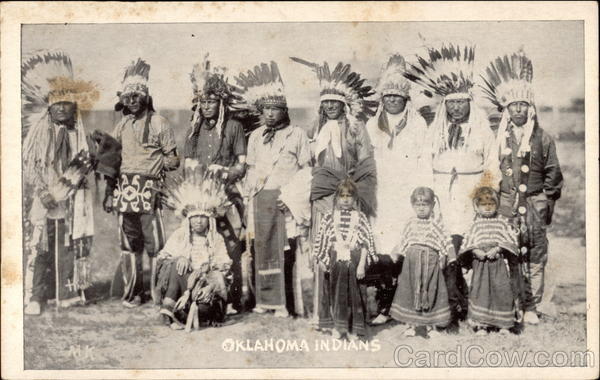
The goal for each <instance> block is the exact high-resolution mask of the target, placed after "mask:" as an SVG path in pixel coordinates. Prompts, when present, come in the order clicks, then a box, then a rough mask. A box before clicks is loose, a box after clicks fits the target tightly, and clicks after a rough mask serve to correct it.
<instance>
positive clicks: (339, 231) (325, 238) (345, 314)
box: [314, 178, 375, 340]
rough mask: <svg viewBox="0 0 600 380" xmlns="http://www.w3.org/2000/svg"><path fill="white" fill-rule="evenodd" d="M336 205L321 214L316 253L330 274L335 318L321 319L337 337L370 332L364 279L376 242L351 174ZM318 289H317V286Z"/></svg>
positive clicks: (340, 189)
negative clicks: (361, 206) (361, 207)
mask: <svg viewBox="0 0 600 380" xmlns="http://www.w3.org/2000/svg"><path fill="white" fill-rule="evenodd" d="M333 204H334V205H333V208H332V210H331V212H330V213H328V214H326V215H325V216H324V217H323V218H321V225H320V226H319V230H318V233H317V234H316V238H315V243H314V255H315V257H316V259H317V261H318V263H319V267H321V269H322V270H323V271H324V272H326V273H328V274H329V281H328V282H327V283H322V284H321V286H329V287H330V289H329V294H331V316H332V319H331V320H330V319H320V320H319V321H318V322H319V324H318V327H319V328H320V329H333V330H332V336H333V337H334V338H336V339H339V338H341V337H342V336H343V335H346V338H348V339H350V340H353V339H356V338H358V337H363V338H364V337H365V336H367V332H368V331H367V317H368V315H367V307H366V304H367V292H366V283H365V282H364V279H365V274H366V267H367V257H371V260H369V262H373V261H374V260H373V258H374V257H375V244H374V241H373V234H372V231H371V226H370V224H369V220H368V218H367V216H366V215H365V214H364V213H363V212H361V211H359V206H358V204H359V198H358V191H357V188H356V185H355V184H354V182H353V181H352V180H351V179H350V178H347V179H345V180H343V181H342V182H341V183H340V184H339V185H338V186H337V190H336V192H335V195H334V201H333ZM315 291H317V290H315Z"/></svg>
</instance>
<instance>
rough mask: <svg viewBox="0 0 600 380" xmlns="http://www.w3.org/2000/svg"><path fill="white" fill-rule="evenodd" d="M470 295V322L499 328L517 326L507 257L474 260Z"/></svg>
mask: <svg viewBox="0 0 600 380" xmlns="http://www.w3.org/2000/svg"><path fill="white" fill-rule="evenodd" d="M469 294H470V296H469V313H468V318H469V322H470V323H471V324H474V325H477V326H491V327H499V328H511V327H513V326H514V324H515V298H514V295H513V291H512V288H511V280H510V275H509V271H508V269H507V267H506V264H505V263H504V260H502V259H497V260H494V261H489V260H486V261H480V260H473V278H472V280H471V289H470V290H469Z"/></svg>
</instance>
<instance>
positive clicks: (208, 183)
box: [164, 159, 231, 230]
mask: <svg viewBox="0 0 600 380" xmlns="http://www.w3.org/2000/svg"><path fill="white" fill-rule="evenodd" d="M184 170H185V173H184V174H185V175H184V177H183V178H182V177H178V178H171V177H168V178H166V179H165V182H166V186H165V188H166V190H165V195H166V197H165V198H164V204H165V205H166V206H167V207H169V208H170V209H172V210H174V212H175V215H177V216H179V217H182V218H184V219H185V220H189V219H190V218H191V217H194V216H205V217H207V218H209V220H210V221H211V222H210V223H211V224H210V227H211V229H213V230H214V227H215V225H214V223H215V220H214V219H215V218H216V217H217V216H219V215H222V214H224V213H225V211H226V210H227V208H228V207H229V206H231V202H230V201H229V199H228V197H227V193H226V192H225V188H226V181H225V178H226V175H225V174H226V173H225V172H224V171H223V170H220V169H219V170H209V169H208V167H207V166H206V165H202V164H199V163H198V161H196V160H193V159H190V160H189V163H188V164H187V165H186V167H185V168H184Z"/></svg>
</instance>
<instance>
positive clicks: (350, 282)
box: [22, 44, 563, 339]
mask: <svg viewBox="0 0 600 380" xmlns="http://www.w3.org/2000/svg"><path fill="white" fill-rule="evenodd" d="M291 59H292V60H293V61H294V62H297V63H298V64H301V65H304V66H306V67H308V68H310V69H311V70H313V71H314V72H315V73H316V75H317V78H318V81H319V86H320V89H319V91H320V106H319V109H318V114H317V115H316V116H317V122H316V123H315V125H314V126H312V127H307V128H303V127H300V126H297V125H294V124H293V120H291V119H290V114H289V112H288V104H287V98H286V92H285V87H284V83H283V79H282V77H281V74H280V72H279V69H278V65H277V64H276V63H275V62H271V63H269V64H266V63H263V64H260V65H257V66H255V67H254V68H253V69H252V70H248V71H247V72H244V73H241V74H239V75H238V76H236V77H234V78H229V77H228V75H227V73H226V70H225V69H224V68H223V67H219V66H215V65H213V63H212V62H211V61H210V59H209V56H208V55H206V56H205V57H204V60H203V61H202V62H201V63H199V64H197V65H195V66H194V68H193V71H192V73H191V75H190V78H191V83H192V90H193V94H194V99H193V107H192V112H193V115H192V117H191V126H190V128H189V130H188V131H186V134H185V145H184V146H183V147H182V148H183V149H182V150H180V149H179V148H180V147H177V144H176V143H175V137H174V131H173V129H172V128H171V127H170V125H169V122H168V120H167V119H165V118H164V117H163V116H160V115H159V114H158V113H157V112H156V111H155V109H154V107H153V102H152V97H151V95H150V91H149V88H148V77H149V70H150V66H149V65H148V64H147V63H146V62H145V61H143V60H141V59H138V60H137V61H135V62H133V63H132V64H131V66H129V67H128V68H127V69H126V70H125V74H124V77H123V80H122V87H121V89H120V91H119V92H118V93H117V95H118V97H119V101H118V103H117V104H116V106H115V110H116V111H118V112H122V113H123V118H122V119H121V120H120V121H119V122H118V123H117V125H116V127H115V129H114V131H113V132H112V133H111V134H106V133H102V132H100V131H95V132H94V133H93V135H92V138H91V139H90V138H87V139H86V133H85V130H84V129H83V124H82V121H81V117H80V114H79V111H80V110H81V109H86V108H89V107H90V105H91V103H93V100H94V99H97V96H98V94H97V89H96V88H95V87H94V86H93V85H92V84H91V83H89V82H83V81H76V80H75V79H74V78H73V71H72V67H71V62H70V59H69V58H68V56H67V55H66V54H64V53H60V52H36V53H34V54H33V55H31V56H28V57H27V58H26V59H25V60H24V63H23V66H22V71H23V74H22V78H23V128H24V135H25V136H26V137H25V140H24V146H23V148H24V149H23V152H24V157H23V158H24V178H25V184H26V185H27V186H29V187H28V188H27V189H30V194H31V198H32V202H31V203H32V206H31V211H30V212H29V214H28V219H27V221H26V222H27V223H26V225H27V226H29V229H28V231H29V232H30V233H29V234H28V239H27V241H26V243H27V246H26V248H28V249H29V250H30V257H29V260H28V271H29V272H28V273H30V276H29V278H30V281H29V282H28V283H27V284H28V286H30V288H31V291H30V292H28V293H27V297H28V299H26V303H27V305H26V309H25V313H26V314H29V315H38V314H40V312H41V308H42V306H43V304H44V303H45V301H46V300H48V299H50V298H56V302H57V305H63V304H65V303H68V302H70V301H71V300H73V299H78V298H79V299H81V297H83V296H84V294H85V289H86V287H89V286H90V284H89V278H88V277H89V268H88V267H86V265H88V266H89V262H88V260H87V258H88V256H89V252H90V248H91V246H92V244H91V238H92V235H93V218H92V217H91V216H92V215H93V214H92V213H93V210H92V203H91V197H90V194H88V193H89V189H90V183H91V182H90V181H92V180H93V175H92V174H91V173H92V172H93V171H95V172H96V173H100V174H102V175H103V177H104V178H105V180H106V194H105V198H104V201H103V207H104V209H105V211H107V212H112V213H116V214H117V215H118V229H119V239H120V248H121V263H120V265H119V275H118V276H117V279H116V280H115V282H120V283H121V284H120V285H121V286H120V287H119V286H116V285H115V288H118V289H119V292H120V291H121V289H122V299H123V305H124V306H126V307H130V308H135V307H137V306H139V305H140V304H142V303H143V302H145V301H146V299H145V298H144V296H145V289H144V282H143V277H142V274H143V266H142V257H143V256H142V255H143V252H144V251H146V253H147V255H148V256H149V257H150V267H151V281H150V284H151V289H150V294H151V297H152V299H153V301H154V303H155V304H158V305H160V316H161V319H162V321H164V323H165V324H167V325H169V326H171V328H174V329H183V328H186V329H188V330H189V329H192V328H194V327H199V326H200V325H202V324H209V325H220V324H221V323H223V322H224V321H225V319H226V316H227V314H228V313H232V312H243V311H248V310H252V311H253V312H255V313H266V312H274V313H275V316H279V317H287V316H289V315H299V316H305V315H306V314H307V311H309V310H310V309H311V308H310V307H308V305H305V302H304V297H303V292H305V291H306V289H304V288H305V287H303V286H302V282H301V281H300V279H301V277H302V273H300V271H301V269H300V265H299V261H300V258H301V257H303V256H302V255H308V257H309V259H308V261H309V265H310V268H311V269H312V272H313V274H314V276H313V278H314V280H313V283H312V293H313V300H312V303H313V305H312V310H310V312H311V314H312V317H311V321H312V323H314V325H315V326H316V327H317V328H318V329H320V330H324V331H331V334H332V335H333V336H334V337H337V338H341V337H342V336H345V337H346V338H348V339H355V338H360V337H365V336H368V322H370V323H371V324H383V323H385V322H387V321H388V320H389V319H390V318H393V319H395V320H397V321H400V322H403V323H406V324H407V325H408V328H407V329H406V330H405V335H407V336H414V335H415V334H417V333H418V332H419V331H422V332H423V334H428V335H435V334H439V332H440V331H442V330H446V331H455V330H456V329H457V328H458V326H459V325H458V321H459V320H464V319H468V321H469V324H470V326H472V327H473V329H474V330H476V331H477V334H487V333H488V332H489V331H496V330H497V331H501V332H507V331H509V330H511V329H515V328H516V327H517V326H521V325H522V323H531V324H536V323H538V322H539V320H538V315H537V312H536V305H537V304H538V303H539V302H540V301H541V297H542V293H543V285H544V266H545V264H546V261H547V255H548V240H547V237H546V227H547V225H549V224H550V222H551V219H552V213H553V208H554V202H555V201H556V200H557V199H558V198H559V197H560V195H561V188H562V184H563V179H562V174H561V171H560V166H559V163H558V159H557V155H556V148H555V143H554V141H553V139H552V138H551V137H550V136H549V135H548V134H547V133H546V132H544V130H543V129H542V128H541V127H540V125H539V122H538V119H537V116H536V108H535V103H534V98H533V89H532V77H533V68H532V63H531V60H529V58H527V56H526V55H525V54H524V53H523V52H522V51H519V52H516V53H514V54H512V55H508V56H503V57H498V58H497V59H496V60H494V61H493V62H491V63H490V65H489V66H488V68H487V70H486V73H485V75H483V76H482V77H483V78H484V80H483V83H482V84H480V86H481V88H482V91H483V93H484V94H485V95H486V97H487V98H488V99H489V100H490V101H491V103H492V104H493V105H494V106H495V107H497V108H498V110H499V111H500V112H502V114H501V118H500V122H499V125H498V128H497V132H496V133H494V130H493V129H492V128H491V127H490V121H489V118H488V115H487V114H486V113H485V112H484V111H483V110H481V109H479V108H478V107H477V106H476V105H475V102H474V94H473V89H474V86H475V81H474V79H473V63H474V59H475V51H474V47H472V46H459V45H455V44H444V45H442V46H441V47H438V48H433V47H429V48H427V54H426V55H424V56H418V57H417V59H416V60H415V61H414V62H413V63H410V62H406V61H405V59H404V58H403V57H402V56H401V55H399V54H394V55H392V56H391V57H390V59H389V61H388V62H387V63H386V64H385V65H384V67H383V69H382V73H381V76H380V78H379V80H378V82H377V85H376V86H375V87H374V88H372V87H371V86H368V85H366V83H365V79H361V76H360V74H358V73H356V72H354V71H352V68H351V66H350V65H348V64H343V63H338V64H337V65H336V66H335V67H334V68H333V69H332V68H330V67H329V65H328V63H326V62H325V63H324V64H322V65H320V64H317V63H313V62H309V61H306V60H304V59H301V58H296V57H292V58H291ZM417 92H418V94H419V95H422V96H428V97H434V98H436V99H438V100H439V102H438V106H437V110H436V111H435V112H430V111H429V112H428V110H427V109H426V108H417V106H416V105H415V103H414V101H413V100H412V98H413V97H414V96H415V94H416V93H417ZM176 170H179V171H178V172H176ZM169 172H172V173H176V174H172V173H169ZM165 208H167V209H172V210H174V212H175V213H176V214H177V215H178V216H179V217H180V218H181V220H182V222H181V226H180V227H179V228H178V229H177V230H176V231H175V232H174V233H172V234H171V236H169V237H167V236H165V231H164V227H163V218H162V212H163V209H165ZM61 268H64V269H61ZM465 273H469V276H467V280H468V279H469V277H470V281H467V280H466V279H465ZM86 276H87V277H86ZM117 280H118V281H117ZM113 285H114V284H113ZM367 286H375V287H376V288H377V295H376V300H377V304H378V313H379V315H377V317H376V318H375V319H373V320H371V321H369V313H368V310H367V293H366V288H367ZM65 288H66V289H65ZM513 331H514V330H513Z"/></svg>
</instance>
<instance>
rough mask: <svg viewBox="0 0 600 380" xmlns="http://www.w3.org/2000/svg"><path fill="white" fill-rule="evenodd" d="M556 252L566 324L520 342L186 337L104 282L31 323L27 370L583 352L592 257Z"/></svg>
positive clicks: (544, 327)
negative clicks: (407, 351) (402, 351)
mask: <svg viewBox="0 0 600 380" xmlns="http://www.w3.org/2000/svg"><path fill="white" fill-rule="evenodd" d="M551 250H552V251H551V259H550V263H549V268H548V270H549V272H548V278H552V283H554V285H555V286H553V284H552V283H550V284H548V285H549V287H548V288H547V289H548V290H550V291H551V289H552V288H554V292H553V294H554V295H553V297H552V301H553V303H554V304H555V305H556V306H557V309H558V315H557V317H556V318H550V317H545V318H543V320H542V323H541V324H540V325H538V326H527V327H526V328H525V329H524V331H523V332H522V333H521V334H519V335H510V336H501V335H499V334H490V335H488V336H486V337H480V336H475V334H474V333H473V332H471V330H470V329H469V328H468V327H467V326H466V324H463V325H461V329H460V332H459V334H457V335H446V334H442V335H441V336H440V337H436V338H430V339H425V338H422V337H414V338H405V337H403V335H402V333H403V331H404V329H405V326H404V325H401V324H397V323H395V322H389V323H388V324H386V325H384V326H383V327H377V328H372V329H371V335H372V339H371V341H370V343H369V344H368V345H362V346H348V345H346V346H344V345H343V344H342V343H341V342H339V341H334V340H333V339H332V338H331V336H330V335H325V334H322V333H320V332H318V331H315V330H314V329H312V327H311V326H310V324H309V323H308V320H307V319H300V318H297V319H293V318H288V319H279V318H275V317H273V316H272V315H256V314H243V315H236V316H232V317H230V318H229V322H228V324H227V325H226V326H223V327H220V328H205V329H202V330H198V331H192V332H191V333H186V332H184V331H173V330H171V329H169V328H168V327H166V326H162V325H160V324H159V323H158V310H157V309H156V308H155V307H154V306H152V305H151V303H148V304H145V305H144V306H142V307H140V308H139V309H136V310H130V309H125V308H123V307H122V306H121V304H120V302H119V301H118V300H109V299H106V296H104V297H102V296H101V295H102V294H104V295H106V294H107V290H108V288H107V285H108V284H107V283H106V282H104V283H100V284H97V285H96V286H95V288H94V289H92V291H91V292H89V293H90V294H92V296H94V294H95V295H96V298H95V299H93V300H91V303H90V304H89V305H87V306H84V307H73V308H70V309H62V310H61V311H59V312H57V311H55V310H54V309H53V308H50V309H49V310H46V312H45V313H44V314H43V315H42V316H40V317H25V326H26V328H25V330H24V331H25V363H26V369H84V368H87V369H100V368H126V369H133V368H136V369H141V368H153V369H158V368H236V367H237V368H239V367H247V368H252V367H265V366H267V367H282V368H283V367H286V368H289V367H393V366H395V362H394V350H395V348H396V347H397V346H400V345H406V346H407V347H410V348H411V349H413V350H415V351H421V350H425V351H430V352H433V351H435V350H438V351H439V350H463V351H464V350H465V349H467V348H468V347H475V346H476V347H481V349H482V350H485V352H487V351H491V350H502V351H508V352H512V351H518V352H531V353H533V352H536V351H539V350H541V349H544V348H545V349H549V348H550V347H551V349H550V350H551V352H556V351H564V352H575V351H585V350H586V318H585V285H584V284H585V278H584V273H585V249H584V247H583V246H581V245H579V243H578V239H572V238H557V237H554V236H551ZM270 340H272V341H273V342H272V343H270ZM257 341H258V343H257ZM278 341H279V342H278ZM269 344H271V345H272V347H271V346H269ZM340 345H341V346H340ZM338 346H340V347H338ZM251 348H253V349H255V351H249V349H251ZM261 348H263V349H266V350H267V351H261V350H260V349H261ZM278 349H280V351H282V352H277V350H278ZM326 349H329V351H327V350H326ZM477 350H479V348H476V351H473V353H474V354H478V352H479V351H477ZM438 365H440V366H444V365H445V364H444V363H438Z"/></svg>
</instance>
